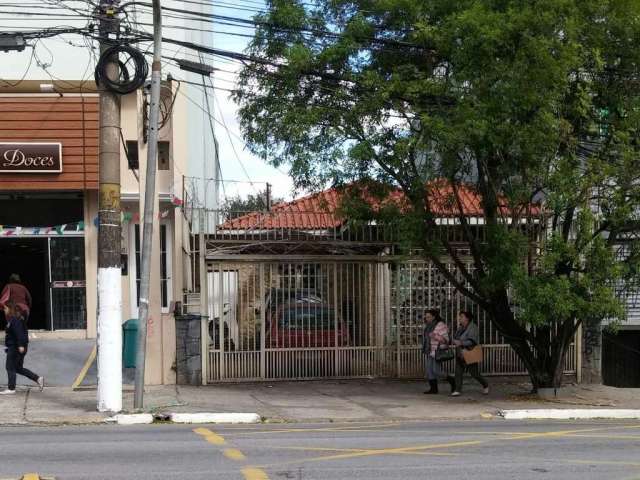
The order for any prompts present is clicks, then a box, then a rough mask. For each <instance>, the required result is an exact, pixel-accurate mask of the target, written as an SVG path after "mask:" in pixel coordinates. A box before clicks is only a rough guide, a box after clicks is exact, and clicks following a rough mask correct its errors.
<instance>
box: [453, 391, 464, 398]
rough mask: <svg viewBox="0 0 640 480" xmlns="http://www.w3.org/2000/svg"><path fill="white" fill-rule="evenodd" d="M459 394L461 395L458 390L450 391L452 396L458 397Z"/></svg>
mask: <svg viewBox="0 0 640 480" xmlns="http://www.w3.org/2000/svg"><path fill="white" fill-rule="evenodd" d="M460 395H462V394H461V393H460V392H451V396H452V397H459V396H460Z"/></svg>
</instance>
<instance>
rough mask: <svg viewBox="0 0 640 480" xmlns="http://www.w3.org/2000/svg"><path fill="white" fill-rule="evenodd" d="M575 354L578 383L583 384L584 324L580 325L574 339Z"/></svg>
mask: <svg viewBox="0 0 640 480" xmlns="http://www.w3.org/2000/svg"><path fill="white" fill-rule="evenodd" d="M573 352H574V353H573V354H574V356H575V362H576V382H577V383H582V323H581V324H580V325H578V329H577V331H576V335H575V337H574V349H573Z"/></svg>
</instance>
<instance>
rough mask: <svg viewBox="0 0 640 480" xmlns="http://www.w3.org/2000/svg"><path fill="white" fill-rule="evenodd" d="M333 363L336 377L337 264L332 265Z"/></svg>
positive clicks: (338, 312) (338, 361)
mask: <svg viewBox="0 0 640 480" xmlns="http://www.w3.org/2000/svg"><path fill="white" fill-rule="evenodd" d="M333 310H334V312H333V337H334V342H335V343H334V344H333V355H334V356H333V361H334V376H336V377H337V376H338V374H339V372H340V350H339V349H338V317H339V315H340V307H339V306H338V264H337V263H335V262H334V263H333Z"/></svg>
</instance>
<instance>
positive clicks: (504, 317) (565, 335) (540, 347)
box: [490, 297, 574, 392]
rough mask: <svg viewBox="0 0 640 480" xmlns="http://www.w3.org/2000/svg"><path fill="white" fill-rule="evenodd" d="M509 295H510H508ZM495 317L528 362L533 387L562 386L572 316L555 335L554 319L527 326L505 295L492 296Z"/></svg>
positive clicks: (499, 329) (498, 324)
mask: <svg viewBox="0 0 640 480" xmlns="http://www.w3.org/2000/svg"><path fill="white" fill-rule="evenodd" d="M505 298H506V297H505ZM491 305H492V306H493V309H492V310H493V311H492V312H490V316H491V321H492V323H493V324H494V325H495V326H496V328H497V329H498V331H499V332H500V333H501V334H502V335H503V337H504V338H505V341H506V342H507V343H508V344H509V345H510V346H511V348H513V350H514V351H515V352H516V355H518V357H519V358H520V359H521V360H522V362H523V363H524V366H525V368H526V369H527V372H528V373H529V378H530V379H531V384H532V386H533V391H534V392H537V390H538V389H539V388H558V387H560V386H561V385H562V380H563V376H564V364H565V357H566V352H567V350H568V346H569V344H570V343H571V341H572V340H573V335H572V334H571V333H572V332H573V325H574V322H573V321H572V320H566V321H564V322H562V323H560V325H559V327H560V328H559V329H558V332H557V334H556V336H555V338H552V332H554V328H553V327H552V326H551V325H553V322H551V323H550V324H549V325H548V326H544V327H542V328H538V329H532V330H531V331H527V330H524V329H523V328H522V327H521V325H520V324H518V321H517V320H516V319H515V317H514V315H513V311H512V310H511V308H510V307H509V305H508V303H507V302H506V301H505V300H504V299H500V300H498V299H497V298H494V299H492V303H491Z"/></svg>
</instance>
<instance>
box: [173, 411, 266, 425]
mask: <svg viewBox="0 0 640 480" xmlns="http://www.w3.org/2000/svg"><path fill="white" fill-rule="evenodd" d="M169 420H170V421H171V422H173V423H235V424H237V423H260V421H261V418H260V415H258V414H257V413H171V414H169Z"/></svg>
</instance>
